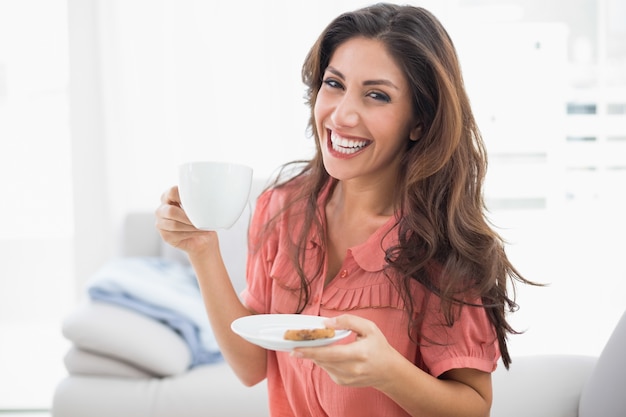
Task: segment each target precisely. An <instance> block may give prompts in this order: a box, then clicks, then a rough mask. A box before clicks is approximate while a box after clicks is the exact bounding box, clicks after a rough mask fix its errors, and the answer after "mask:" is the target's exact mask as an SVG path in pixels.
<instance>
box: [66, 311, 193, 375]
mask: <svg viewBox="0 0 626 417" xmlns="http://www.w3.org/2000/svg"><path fill="white" fill-rule="evenodd" d="M62 331H63V335H64V336H65V337H66V338H67V339H68V340H70V341H71V342H73V343H74V345H75V346H77V347H78V348H80V349H83V350H87V351H90V352H93V353H97V354H99V355H103V356H106V357H109V358H114V359H117V360H120V361H122V362H125V363H128V364H131V365H133V366H135V367H137V368H139V369H143V370H145V371H146V372H148V373H150V374H153V375H156V376H168V375H176V374H180V373H183V372H185V371H187V369H188V368H189V366H190V364H191V352H190V351H189V348H188V347H187V345H186V344H185V342H184V341H183V339H182V338H181V337H180V336H179V335H178V334H177V333H176V332H174V331H173V330H172V329H170V328H169V327H167V326H165V325H164V324H161V323H159V322H158V321H156V320H152V319H150V318H148V317H145V316H143V315H141V314H137V313H135V312H134V311H132V310H130V309H126V308H123V307H118V306H116V305H112V304H107V303H100V302H94V301H91V302H85V303H84V304H83V305H82V306H79V308H78V309H76V310H75V311H74V312H72V313H71V314H70V315H69V316H68V317H67V318H66V319H65V320H64V321H63V326H62Z"/></svg>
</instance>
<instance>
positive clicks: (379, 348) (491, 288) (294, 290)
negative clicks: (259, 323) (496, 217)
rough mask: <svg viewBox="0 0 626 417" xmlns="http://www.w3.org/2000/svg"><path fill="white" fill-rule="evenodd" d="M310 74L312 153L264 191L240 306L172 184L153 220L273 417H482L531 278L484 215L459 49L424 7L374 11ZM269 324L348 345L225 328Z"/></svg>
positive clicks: (362, 15)
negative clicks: (287, 341)
mask: <svg viewBox="0 0 626 417" xmlns="http://www.w3.org/2000/svg"><path fill="white" fill-rule="evenodd" d="M302 74H303V80H304V82H305V84H306V85H307V87H308V102H309V105H310V108H311V119H310V128H311V131H312V134H313V136H314V137H315V140H316V146H317V151H316V154H315V156H314V158H313V159H312V160H310V161H306V162H304V163H301V164H296V165H295V167H296V168H297V169H296V170H295V171H294V170H288V171H289V172H290V173H292V174H291V175H290V176H287V177H286V178H284V176H283V178H280V179H279V181H277V182H276V183H275V184H274V185H273V187H271V188H270V189H268V190H266V191H265V192H264V193H263V194H262V195H261V196H260V197H259V200H258V202H257V206H256V210H255V214H254V216H253V219H252V222H251V226H250V232H249V259H248V269H247V280H248V286H247V288H246V290H245V291H244V293H243V294H242V297H241V299H242V300H243V302H242V301H240V298H239V297H238V295H237V294H236V292H235V291H234V290H233V287H232V285H231V283H230V280H229V278H228V274H227V272H226V270H225V268H224V264H223V262H222V259H221V256H220V252H219V243H218V238H217V235H216V234H215V233H214V232H206V231H199V230H196V229H195V228H194V227H193V226H191V224H190V222H189V220H188V219H187V217H186V215H185V213H184V211H183V210H182V209H181V208H180V198H179V196H178V191H177V188H176V187H173V188H172V189H170V190H169V191H168V192H166V193H165V194H164V195H163V197H162V205H161V206H160V207H159V209H158V210H157V226H158V228H159V229H160V233H161V235H162V237H163V238H164V239H165V240H166V241H167V242H169V243H170V244H172V245H174V246H176V247H179V248H181V249H183V250H185V251H186V252H187V253H188V255H189V259H190V261H191V263H192V265H193V267H194V269H195V271H196V273H197V276H198V281H199V283H200V287H201V290H202V295H203V298H204V302H205V305H206V309H207V313H208V316H209V319H210V322H211V325H212V327H213V329H214V332H215V335H216V338H217V339H218V342H219V344H220V347H221V349H222V352H223V354H224V357H225V358H226V360H227V361H228V362H229V364H230V365H231V366H232V368H233V369H234V371H235V372H236V373H237V375H238V376H239V378H240V379H241V380H242V381H243V382H244V383H245V384H247V385H253V384H256V383H258V382H259V381H261V380H263V379H265V378H267V381H268V389H269V396H270V409H271V414H272V416H297V415H298V416H323V415H328V416H351V415H358V416H367V415H371V416H404V415H412V416H418V415H419V416H455V417H458V416H487V415H488V414H489V410H490V407H491V399H492V389H491V376H490V374H491V372H492V371H493V370H494V369H495V367H496V363H497V361H498V359H499V358H500V357H502V360H503V363H504V364H505V366H507V367H508V365H509V362H510V357H509V354H508V350H507V346H506V336H507V333H513V332H514V331H513V329H512V328H511V327H510V326H509V324H508V323H507V321H506V319H505V313H506V311H507V310H510V309H513V308H514V307H516V305H515V303H514V302H513V300H511V299H510V298H509V297H508V295H507V283H508V282H509V281H515V280H518V281H522V282H528V281H526V280H525V279H523V278H522V277H521V276H520V275H519V274H518V273H517V271H516V270H515V269H514V268H513V266H512V265H511V264H510V263H509V261H508V259H507V257H506V255H505V253H504V250H503V243H502V240H501V239H500V237H499V236H498V235H497V234H496V233H495V232H494V231H493V230H492V229H491V228H490V227H489V225H488V222H487V221H486V219H485V216H484V213H483V209H484V207H483V200H482V189H481V185H482V181H483V177H484V174H485V169H486V155H485V150H484V146H483V143H482V140H481V137H480V133H479V131H478V128H477V126H476V124H475V121H474V118H473V115H472V112H471V109H470V106H469V101H468V98H467V96H466V93H465V91H464V87H463V81H462V77H461V72H460V68H459V63H458V61H457V57H456V53H455V50H454V47H453V45H452V42H451V40H450V38H449V37H448V35H447V33H446V31H445V30H444V28H443V27H442V26H441V24H440V23H439V22H438V21H437V20H436V18H434V17H433V16H432V15H431V14H430V13H429V12H427V11H426V10H424V9H421V8H417V7H412V6H397V5H389V4H378V5H375V6H371V7H367V8H364V9H361V10H357V11H355V12H351V13H346V14H343V15H341V16H339V17H338V18H336V19H335V20H334V21H333V22H331V24H330V25H329V26H328V27H327V28H326V29H325V30H324V32H323V33H322V34H321V35H320V37H319V39H318V40H317V42H316V43H315V44H314V45H313V47H312V49H311V51H310V52H309V54H308V56H307V58H306V60H305V63H304V66H303V71H302ZM290 166H294V165H290ZM259 313H302V314H309V315H319V316H324V317H330V319H329V320H328V321H327V325H328V326H329V327H332V328H336V329H349V330H351V331H352V333H353V334H354V337H353V338H351V339H349V340H345V341H344V342H343V343H337V344H334V345H330V346H324V347H317V348H299V349H295V350H294V351H293V352H291V353H286V352H274V351H266V350H264V349H263V348H260V347H258V346H256V345H253V344H250V343H248V342H246V341H244V340H243V339H241V338H240V337H239V336H237V335H235V334H233V333H232V331H231V330H230V324H231V322H232V321H234V320H235V319H237V318H240V317H243V316H247V315H251V314H259Z"/></svg>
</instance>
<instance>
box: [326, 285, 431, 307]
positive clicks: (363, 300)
mask: <svg viewBox="0 0 626 417" xmlns="http://www.w3.org/2000/svg"><path fill="white" fill-rule="evenodd" d="M413 294H414V297H415V295H416V294H419V293H418V292H417V291H413ZM322 304H323V308H325V309H328V310H337V311H350V310H360V309H367V308H391V309H394V310H404V300H403V299H402V297H401V296H400V293H399V292H398V290H397V289H396V288H395V287H394V285H393V284H392V283H391V282H379V283H375V284H366V285H363V286H360V287H356V288H349V287H342V286H341V285H339V284H337V283H334V282H333V283H331V284H330V285H328V286H327V287H326V288H325V289H324V297H323V302H322Z"/></svg>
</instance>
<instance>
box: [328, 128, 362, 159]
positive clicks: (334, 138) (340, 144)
mask: <svg viewBox="0 0 626 417" xmlns="http://www.w3.org/2000/svg"><path fill="white" fill-rule="evenodd" d="M330 142H331V143H332V145H333V149H334V150H335V151H337V152H341V153H344V154H353V153H355V152H357V151H359V150H361V149H362V148H364V147H365V146H366V145H367V141H365V140H353V139H346V138H343V137H341V136H339V135H337V134H336V133H335V132H331V133H330Z"/></svg>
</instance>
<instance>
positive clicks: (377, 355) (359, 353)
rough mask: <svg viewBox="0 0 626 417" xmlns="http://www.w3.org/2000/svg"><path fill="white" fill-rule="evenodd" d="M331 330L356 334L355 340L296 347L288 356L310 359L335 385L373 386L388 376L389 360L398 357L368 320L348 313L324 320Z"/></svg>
mask: <svg viewBox="0 0 626 417" xmlns="http://www.w3.org/2000/svg"><path fill="white" fill-rule="evenodd" d="M325 324H326V325H327V326H328V327H330V328H334V329H348V330H352V331H353V332H354V333H356V340H355V341H354V342H352V343H347V344H335V345H329V346H323V347H314V348H297V349H294V350H293V352H292V355H293V356H294V357H297V358H303V359H310V360H312V361H313V362H315V364H316V365H318V366H319V367H321V368H322V369H324V370H325V371H326V372H328V374H329V375H330V377H331V378H332V379H333V381H335V382H336V383H337V384H339V385H344V386H351V387H366V386H377V385H380V384H383V383H384V380H385V378H386V377H388V375H389V372H388V371H389V364H390V361H391V360H392V359H393V358H394V357H396V356H398V355H400V354H399V353H398V352H397V351H396V350H395V349H393V348H392V347H391V345H389V343H388V342H387V339H386V338H385V336H384V335H383V333H382V332H381V331H380V329H379V328H378V326H376V324H375V323H374V322H372V321H370V320H367V319H364V318H362V317H358V316H354V315H351V314H344V315H342V316H338V317H335V318H332V319H328V320H327V321H326V322H325Z"/></svg>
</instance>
